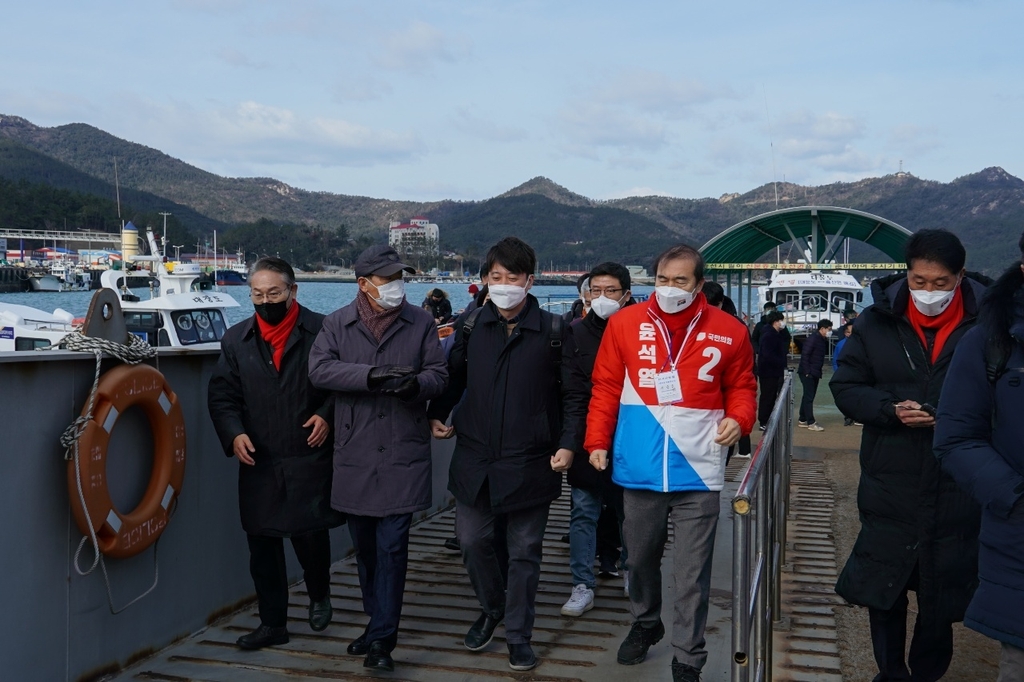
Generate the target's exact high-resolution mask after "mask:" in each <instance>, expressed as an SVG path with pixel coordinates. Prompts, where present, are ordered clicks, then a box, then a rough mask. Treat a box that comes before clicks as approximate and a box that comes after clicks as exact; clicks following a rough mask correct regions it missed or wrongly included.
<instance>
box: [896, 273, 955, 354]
mask: <svg viewBox="0 0 1024 682" xmlns="http://www.w3.org/2000/svg"><path fill="white" fill-rule="evenodd" d="M906 316H907V321H908V322H910V326H911V327H913V328H914V331H915V332H917V336H918V338H920V339H921V345H922V346H924V347H925V349H926V352H927V348H928V337H927V336H925V329H929V330H932V331H934V332H935V344H934V345H933V346H932V356H931V358H930V360H931V363H932V364H933V365H934V364H935V361H936V360H938V359H939V354H940V353H941V352H942V347H943V346H944V345H945V344H946V340H947V339H948V338H949V335H950V334H952V333H953V330H954V329H956V327H957V325H958V324H960V321H961V320H963V319H964V297H963V294H962V293H961V291H960V287H959V286H958V287H957V288H956V293H954V294H953V300H952V301H950V303H949V306H947V307H946V309H945V310H943V311H942V312H941V313H939V314H938V315H936V316H935V317H928V316H927V315H925V314H924V313H922V312H921V311H920V310H918V309H917V306H916V305H914V301H913V295H911V296H910V299H909V300H908V301H907V312H906Z"/></svg>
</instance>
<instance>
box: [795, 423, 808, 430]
mask: <svg viewBox="0 0 1024 682" xmlns="http://www.w3.org/2000/svg"><path fill="white" fill-rule="evenodd" d="M796 425H797V426H799V427H800V428H801V429H806V428H807V422H797V423H796Z"/></svg>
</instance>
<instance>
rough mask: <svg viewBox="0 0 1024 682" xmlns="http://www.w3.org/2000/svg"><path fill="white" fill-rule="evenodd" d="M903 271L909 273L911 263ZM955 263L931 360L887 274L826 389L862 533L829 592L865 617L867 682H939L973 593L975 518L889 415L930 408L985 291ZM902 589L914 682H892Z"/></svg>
mask: <svg viewBox="0 0 1024 682" xmlns="http://www.w3.org/2000/svg"><path fill="white" fill-rule="evenodd" d="M922 232H932V231H922ZM918 234H921V232H919V233H918ZM946 234H948V233H946ZM950 236H952V235H950ZM954 239H955V237H954ZM957 244H959V242H957ZM961 249H962V247H961ZM908 262H909V263H911V266H912V267H911V272H912V271H913V265H914V262H915V261H914V260H913V259H912V258H908ZM918 262H919V261H918ZM925 262H927V261H925ZM959 263H960V264H959V266H958V267H950V270H951V273H952V278H953V279H951V280H950V281H951V282H952V281H955V280H956V279H957V277H958V275H959V276H960V277H961V278H962V279H961V282H960V285H959V286H960V295H961V296H962V305H963V316H962V318H961V320H960V321H959V323H957V324H956V327H955V329H954V330H953V331H952V333H951V334H950V335H949V336H948V338H947V339H946V340H945V343H944V344H942V347H941V350H940V351H938V355H937V357H935V359H934V361H933V360H932V358H931V357H930V355H929V354H928V353H927V352H926V349H925V347H924V345H923V344H922V343H921V341H920V339H919V336H918V333H917V332H916V331H915V329H914V328H913V327H912V326H911V324H910V322H908V318H907V306H909V305H916V304H914V303H912V302H910V297H911V294H910V291H909V287H908V276H907V275H903V274H898V275H892V276H889V277H886V278H883V279H879V280H876V281H875V282H874V283H873V284H872V287H871V293H872V296H873V298H874V304H873V305H872V306H870V307H869V308H867V309H866V310H865V311H864V312H863V314H862V315H860V317H859V319H858V320H857V323H856V324H855V325H854V328H853V334H852V336H850V338H849V340H848V341H847V342H846V346H845V348H844V350H843V354H842V356H841V357H840V358H839V369H838V371H836V373H835V374H834V376H833V378H832V381H831V384H830V386H831V389H832V393H833V395H834V397H835V402H836V405H837V406H838V407H839V410H840V411H841V412H842V413H843V414H844V415H847V416H849V417H851V418H852V419H854V420H856V421H858V422H861V423H863V425H864V431H863V436H862V442H861V450H860V465H861V478H860V487H859V490H858V496H857V506H858V509H859V512H860V522H861V531H860V534H859V535H858V537H857V541H856V543H855V545H854V547H853V553H852V554H851V556H850V558H849V560H848V561H847V563H846V566H845V567H844V568H843V571H842V574H841V575H840V576H839V580H838V582H837V584H836V592H837V593H839V595H840V596H842V597H843V598H844V599H846V600H847V601H848V602H850V603H853V604H858V605H861V606H867V607H868V608H869V616H870V621H871V630H872V640H873V643H874V650H875V659H876V661H877V662H878V664H879V668H880V670H881V674H880V676H879V677H878V678H876V679H882V680H888V679H921V680H925V679H931V680H936V679H939V677H941V675H942V674H944V672H945V670H946V668H947V667H948V665H949V661H950V659H951V657H952V651H953V641H952V623H954V622H957V621H960V620H962V619H963V616H964V609H965V608H966V606H967V603H968V601H969V600H970V598H971V595H972V594H973V592H974V589H975V587H976V585H977V557H978V545H977V538H978V517H979V514H978V507H977V505H976V504H975V503H974V502H973V501H972V500H971V499H970V498H969V497H968V496H967V495H966V494H964V493H963V491H961V490H960V488H959V487H958V486H957V484H956V482H955V481H954V480H953V479H952V478H951V477H950V476H949V475H948V474H946V473H943V472H942V470H941V468H940V467H939V464H938V462H937V461H936V459H935V457H934V455H933V454H932V434H933V429H932V428H931V427H930V426H918V427H916V428H915V427H912V426H910V425H908V424H907V423H905V422H904V421H903V420H901V418H900V417H899V416H897V413H896V410H897V407H896V404H897V403H900V404H901V405H913V404H915V403H916V404H917V405H919V406H920V405H924V404H926V403H928V404H930V405H936V404H938V402H939V393H940V391H941V389H942V384H943V381H944V380H945V377H946V370H947V369H948V367H949V362H950V359H951V358H952V356H953V351H954V349H955V348H956V346H957V343H958V342H959V340H960V339H961V338H962V337H963V335H964V334H965V333H966V332H967V331H968V330H969V329H970V328H971V327H972V326H973V325H974V320H975V317H976V314H977V308H978V305H977V304H978V301H979V300H980V296H981V293H982V292H983V291H984V285H983V283H982V282H979V281H977V280H975V279H971V278H970V277H972V276H964V275H963V274H962V268H963V260H962V259H961V260H960V262H959ZM900 409H903V408H902V407H901V408H900ZM908 409H909V408H908ZM918 413H920V414H921V415H924V414H925V413H924V412H923V411H920V412H917V411H915V414H918ZM922 419H924V421H925V422H929V421H930V418H925V417H922ZM908 590H913V591H915V592H916V593H917V603H918V617H917V623H916V626H915V630H914V638H913V642H912V643H911V647H910V656H909V665H910V668H911V671H912V672H913V674H914V675H915V676H914V677H913V678H910V677H899V675H901V674H904V673H905V672H906V669H907V663H906V662H905V659H904V651H905V647H906V620H907V610H906V609H907V596H906V594H907V591H908Z"/></svg>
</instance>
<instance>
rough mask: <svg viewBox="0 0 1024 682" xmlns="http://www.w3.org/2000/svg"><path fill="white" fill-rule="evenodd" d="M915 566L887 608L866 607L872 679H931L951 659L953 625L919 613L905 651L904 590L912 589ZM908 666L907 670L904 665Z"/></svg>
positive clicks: (941, 672)
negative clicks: (874, 667)
mask: <svg viewBox="0 0 1024 682" xmlns="http://www.w3.org/2000/svg"><path fill="white" fill-rule="evenodd" d="M917 581H918V573H917V569H916V568H915V569H914V573H913V574H912V575H911V576H910V580H909V582H908V583H907V586H906V587H904V588H903V592H902V593H901V594H900V596H899V598H898V599H897V600H896V603H895V604H893V607H892V608H891V609H889V610H888V611H882V610H880V609H868V621H869V622H870V624H871V645H872V648H873V649H874V652H875V663H876V664H878V671H879V672H878V675H876V676H875V679H874V681H873V682H889V681H890V680H913V681H914V682H935V681H936V680H939V679H941V678H942V676H943V675H945V674H946V670H947V669H948V668H949V663H950V661H951V660H953V624H952V623H947V622H936V621H934V620H932V619H927V618H922V617H921V615H920V614H919V615H918V617H917V620H916V621H915V623H914V634H913V637H912V638H911V640H910V656H909V657H906V658H905V656H906V650H907V590H916V589H917ZM908 664H909V666H910V668H909V670H908V669H907V666H908Z"/></svg>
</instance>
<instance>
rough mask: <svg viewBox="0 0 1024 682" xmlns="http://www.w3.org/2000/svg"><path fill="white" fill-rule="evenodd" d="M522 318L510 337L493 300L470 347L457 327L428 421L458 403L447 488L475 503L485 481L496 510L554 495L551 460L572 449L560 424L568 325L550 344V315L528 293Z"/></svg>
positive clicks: (557, 487) (556, 479)
mask: <svg viewBox="0 0 1024 682" xmlns="http://www.w3.org/2000/svg"><path fill="white" fill-rule="evenodd" d="M520 315H521V319H520V321H519V323H518V324H517V325H516V327H515V329H514V330H513V331H512V333H511V335H509V334H507V332H506V328H505V325H504V324H503V323H502V322H501V321H499V319H498V318H499V314H498V311H497V309H496V308H495V307H494V304H493V303H490V302H488V303H486V304H484V307H483V311H482V312H481V313H480V316H479V317H478V318H477V320H476V325H475V327H474V328H473V331H472V333H471V334H470V338H469V343H468V344H467V343H466V340H465V333H464V327H463V325H459V326H458V327H457V328H456V331H455V343H454V344H453V345H452V352H451V355H450V357H449V359H448V374H449V377H450V383H449V384H448V389H447V390H446V391H445V392H444V394H443V395H442V396H441V397H440V398H438V399H437V400H435V401H433V402H432V403H431V405H430V410H429V415H430V418H431V419H438V420H441V421H444V420H446V419H447V418H448V415H449V414H450V413H451V412H452V409H453V408H455V406H456V405H458V408H456V409H455V414H454V416H453V417H452V425H453V426H454V427H455V433H456V437H457V439H458V440H457V441H456V443H455V452H454V453H453V454H452V464H451V469H450V470H449V477H448V489H449V490H450V491H451V492H452V494H453V495H454V496H455V499H457V500H458V501H459V502H461V503H463V504H468V505H474V504H477V502H478V499H477V498H478V496H479V495H480V491H481V489H482V488H483V485H484V482H485V481H486V482H487V483H488V490H489V495H490V509H491V510H492V511H494V512H495V513H504V512H509V511H514V510H517V509H525V508H528V507H532V506H535V505H538V504H544V503H548V502H551V501H552V500H554V499H556V498H557V497H558V496H559V494H560V493H561V485H562V475H561V474H559V473H557V472H555V471H553V470H552V469H551V461H550V458H551V456H552V455H554V454H555V451H556V450H557V449H558V448H560V447H564V448H569V449H573V448H574V446H575V441H574V438H573V436H572V434H571V433H569V432H568V431H566V432H563V428H562V409H561V400H562V397H561V385H562V381H561V374H562V372H563V365H562V362H561V352H562V349H561V345H562V344H564V339H565V335H566V333H567V331H566V329H565V325H564V324H563V325H562V327H561V333H560V339H559V340H558V342H559V346H557V347H556V349H552V345H551V328H552V326H551V319H550V318H551V316H552V315H551V313H549V312H547V311H545V310H541V308H540V304H539V303H538V302H537V299H536V298H534V297H533V296H532V295H529V296H528V297H527V304H526V307H525V308H524V310H523V312H522V313H521V314H520ZM467 345H468V348H467ZM463 393H465V398H464V399H463ZM460 401H461V402H460Z"/></svg>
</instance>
